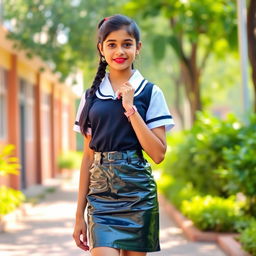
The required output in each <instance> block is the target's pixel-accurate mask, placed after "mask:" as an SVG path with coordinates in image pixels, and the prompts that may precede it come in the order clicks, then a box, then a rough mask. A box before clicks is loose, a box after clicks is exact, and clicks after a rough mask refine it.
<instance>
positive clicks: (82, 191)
mask: <svg viewBox="0 0 256 256" xmlns="http://www.w3.org/2000/svg"><path fill="white" fill-rule="evenodd" d="M90 141H91V136H90V135H88V137H87V138H86V137H85V139H84V154H83V159H82V164H81V168H80V177H79V189H78V199H77V209H76V218H83V217H84V210H85V207H86V205H87V200H86V199H85V196H86V195H87V193H88V186H89V169H90V167H91V165H92V163H93V158H94V151H93V150H91V149H90V148H89V143H90Z"/></svg>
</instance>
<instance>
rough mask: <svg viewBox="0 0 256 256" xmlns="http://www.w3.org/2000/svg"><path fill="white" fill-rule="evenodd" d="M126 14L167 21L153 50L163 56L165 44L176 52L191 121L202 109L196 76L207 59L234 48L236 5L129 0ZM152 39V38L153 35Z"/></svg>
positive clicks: (208, 1) (218, 1)
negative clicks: (167, 27)
mask: <svg viewBox="0 0 256 256" xmlns="http://www.w3.org/2000/svg"><path fill="white" fill-rule="evenodd" d="M125 7H126V12H127V13H129V14H130V15H140V16H141V17H143V18H152V17H155V16H158V15H163V16H164V17H165V18H166V19H168V21H169V28H170V30H169V31H165V32H164V33H159V34H157V35H155V40H154V42H153V43H154V44H155V47H154V49H155V50H156V51H159V53H158V56H159V57H161V56H163V55H164V50H165V45H166V44H169V45H171V47H172V49H173V50H174V52H175V53H176V55H177V57H178V59H179V62H180V66H181V73H182V78H183V83H184V85H185V92H186V97H187V99H188V101H189V104H190V109H191V120H192V121H194V120H195V119H196V111H198V110H201V109H202V102H201V95H200V77H201V74H202V72H203V71H204V67H205V65H206V63H207V60H208V58H209V56H210V55H211V54H212V53H217V54H218V55H219V56H220V57H223V56H225V53H226V52H228V50H229V49H234V48H236V46H237V26H236V6H235V3H234V1H232V0H226V1H223V0H216V1H211V0H202V1H197V0H179V1H177V0H155V1H153V2H151V3H150V4H148V2H147V1H136V2H135V0H134V1H130V2H128V3H127V4H126V6H125ZM153 36H154V35H153Z"/></svg>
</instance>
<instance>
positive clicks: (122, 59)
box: [114, 58, 126, 64]
mask: <svg viewBox="0 0 256 256" xmlns="http://www.w3.org/2000/svg"><path fill="white" fill-rule="evenodd" d="M114 61H115V62H117V63H119V64H122V63H124V62H125V61H126V59H125V58H116V59H114Z"/></svg>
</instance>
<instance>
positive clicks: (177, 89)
mask: <svg viewBox="0 0 256 256" xmlns="http://www.w3.org/2000/svg"><path fill="white" fill-rule="evenodd" d="M181 78H182V74H181V72H180V75H179V77H178V78H176V79H174V85H175V109H176V111H177V114H178V117H179V119H180V124H181V128H182V129H184V115H183V113H182V110H181V87H182V79H181Z"/></svg>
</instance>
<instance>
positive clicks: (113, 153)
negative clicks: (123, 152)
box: [107, 151, 115, 162]
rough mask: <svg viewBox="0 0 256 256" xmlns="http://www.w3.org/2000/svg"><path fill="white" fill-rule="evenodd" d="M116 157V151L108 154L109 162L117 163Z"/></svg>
mask: <svg viewBox="0 0 256 256" xmlns="http://www.w3.org/2000/svg"><path fill="white" fill-rule="evenodd" d="M111 156H113V158H112V157H111ZM114 156H115V151H113V152H108V154H107V160H108V161H109V162H113V161H115V158H114Z"/></svg>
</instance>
